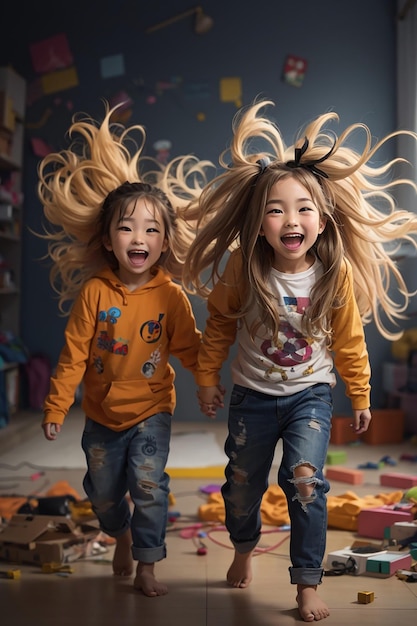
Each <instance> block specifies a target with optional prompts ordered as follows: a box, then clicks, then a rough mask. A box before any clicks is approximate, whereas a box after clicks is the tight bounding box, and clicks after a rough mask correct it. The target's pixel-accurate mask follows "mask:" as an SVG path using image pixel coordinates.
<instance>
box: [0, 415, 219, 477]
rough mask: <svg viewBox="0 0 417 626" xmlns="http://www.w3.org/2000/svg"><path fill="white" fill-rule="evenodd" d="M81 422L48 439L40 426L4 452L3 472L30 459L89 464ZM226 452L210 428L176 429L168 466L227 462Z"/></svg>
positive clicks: (46, 464) (45, 462) (73, 465)
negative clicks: (180, 430) (184, 431)
mask: <svg viewBox="0 0 417 626" xmlns="http://www.w3.org/2000/svg"><path fill="white" fill-rule="evenodd" d="M81 433H82V430H81V429H80V424H76V427H72V428H71V422H70V420H68V422H66V423H65V425H64V427H63V429H62V431H61V433H60V434H59V436H58V438H57V439H56V440H55V441H47V440H46V439H45V438H44V436H43V433H42V430H41V429H40V428H39V431H38V432H37V434H36V435H35V436H34V437H33V438H31V439H29V440H27V441H24V442H22V443H21V444H19V445H18V446H17V447H14V448H13V449H12V450H10V452H6V453H3V454H2V458H1V462H0V475H1V474H3V475H4V474H9V469H10V468H5V467H4V466H5V465H8V466H11V467H13V468H15V467H16V466H18V465H20V464H22V463H30V464H31V465H34V466H39V467H40V468H42V467H45V468H65V469H74V468H75V469H79V468H85V457H84V452H83V451H82V449H81ZM226 461H227V459H226V456H225V454H224V452H223V450H222V449H221V447H220V446H219V444H218V443H217V441H216V437H215V435H214V434H213V433H210V432H204V431H199V432H194V433H193V432H189V433H188V432H187V433H174V434H173V435H172V437H171V446H170V454H169V459H168V466H167V469H168V470H169V469H177V468H184V469H192V468H206V467H213V466H220V467H222V468H224V466H225V465H226Z"/></svg>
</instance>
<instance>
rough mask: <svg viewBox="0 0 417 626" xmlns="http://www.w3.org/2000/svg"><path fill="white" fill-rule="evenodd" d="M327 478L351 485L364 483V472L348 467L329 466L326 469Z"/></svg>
mask: <svg viewBox="0 0 417 626" xmlns="http://www.w3.org/2000/svg"><path fill="white" fill-rule="evenodd" d="M326 478H327V480H337V481H339V482H342V483H349V484H351V485H362V483H363V472H362V471H361V470H356V469H349V468H347V467H343V468H342V467H328V468H327V470H326Z"/></svg>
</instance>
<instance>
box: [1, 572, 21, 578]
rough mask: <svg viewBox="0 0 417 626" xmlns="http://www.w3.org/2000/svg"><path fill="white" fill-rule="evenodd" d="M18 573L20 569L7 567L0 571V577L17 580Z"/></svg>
mask: <svg viewBox="0 0 417 626" xmlns="http://www.w3.org/2000/svg"><path fill="white" fill-rule="evenodd" d="M20 574H21V572H20V569H8V570H5V571H0V578H11V579H12V580H19V579H20Z"/></svg>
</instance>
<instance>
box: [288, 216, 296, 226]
mask: <svg viewBox="0 0 417 626" xmlns="http://www.w3.org/2000/svg"><path fill="white" fill-rule="evenodd" d="M297 224H298V221H297V218H296V216H295V215H289V216H288V217H287V220H286V226H287V227H288V228H292V227H294V226H296V225H297Z"/></svg>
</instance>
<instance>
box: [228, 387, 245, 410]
mask: <svg viewBox="0 0 417 626" xmlns="http://www.w3.org/2000/svg"><path fill="white" fill-rule="evenodd" d="M247 395H248V394H247V392H246V391H245V390H244V389H243V388H242V389H236V387H233V389H232V393H231V394H230V403H229V404H230V407H239V406H243V405H244V404H245V401H246V398H247Z"/></svg>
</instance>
